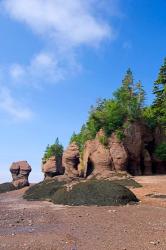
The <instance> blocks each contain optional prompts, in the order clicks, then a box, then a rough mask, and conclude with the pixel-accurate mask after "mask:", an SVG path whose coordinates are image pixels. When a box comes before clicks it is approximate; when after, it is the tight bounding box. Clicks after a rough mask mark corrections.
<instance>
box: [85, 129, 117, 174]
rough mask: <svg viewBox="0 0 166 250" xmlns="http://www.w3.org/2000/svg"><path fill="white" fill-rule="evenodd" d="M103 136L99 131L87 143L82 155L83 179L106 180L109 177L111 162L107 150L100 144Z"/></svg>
mask: <svg viewBox="0 0 166 250" xmlns="http://www.w3.org/2000/svg"><path fill="white" fill-rule="evenodd" d="M102 136H105V135H104V134H103V131H102V130H101V131H99V133H98V134H97V135H96V139H94V140H90V141H87V142H86V144H85V147H84V153H83V165H84V177H88V178H93V177H95V178H106V177H108V176H110V174H111V170H113V168H112V162H111V157H110V152H109V148H107V147H106V146H104V145H103V144H102V143H101V142H100V138H101V137H102Z"/></svg>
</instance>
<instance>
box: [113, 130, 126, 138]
mask: <svg viewBox="0 0 166 250" xmlns="http://www.w3.org/2000/svg"><path fill="white" fill-rule="evenodd" d="M115 134H116V136H117V138H118V139H119V141H122V140H123V139H124V138H125V134H124V131H123V129H122V128H119V129H117V130H116V131H115Z"/></svg>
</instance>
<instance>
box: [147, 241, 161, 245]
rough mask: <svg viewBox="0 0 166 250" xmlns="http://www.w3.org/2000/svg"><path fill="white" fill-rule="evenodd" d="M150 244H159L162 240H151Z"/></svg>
mask: <svg viewBox="0 0 166 250" xmlns="http://www.w3.org/2000/svg"><path fill="white" fill-rule="evenodd" d="M149 243H150V244H153V245H155V246H156V245H158V244H160V241H159V240H156V241H150V242H149Z"/></svg>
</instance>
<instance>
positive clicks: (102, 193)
mask: <svg viewBox="0 0 166 250" xmlns="http://www.w3.org/2000/svg"><path fill="white" fill-rule="evenodd" d="M51 200H52V202H54V203H55V204H63V205H70V206H80V205H84V206H90V205H97V206H114V205H115V206H118V205H126V204H128V203H131V202H132V203H133V202H138V199H137V198H136V196H135V195H134V194H133V193H132V192H131V191H130V190H129V189H128V188H126V187H124V186H121V185H119V184H117V183H112V182H110V181H101V180H100V181H96V180H90V181H86V182H81V183H78V184H76V185H74V186H73V187H72V188H71V189H70V190H68V189H67V187H63V188H60V189H59V190H57V191H56V192H55V193H54V194H53V195H52V197H51Z"/></svg>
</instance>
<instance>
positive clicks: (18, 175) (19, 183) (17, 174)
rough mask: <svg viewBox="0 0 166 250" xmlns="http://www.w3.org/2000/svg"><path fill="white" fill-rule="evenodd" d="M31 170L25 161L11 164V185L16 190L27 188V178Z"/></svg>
mask: <svg viewBox="0 0 166 250" xmlns="http://www.w3.org/2000/svg"><path fill="white" fill-rule="evenodd" d="M31 170H32V169H31V166H30V165H29V164H28V162H27V161H18V162H14V163H12V165H11V167H10V172H11V174H12V178H13V181H12V183H13V185H14V186H15V187H16V188H22V187H25V186H29V181H28V176H29V174H30V172H31Z"/></svg>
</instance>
